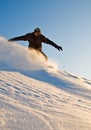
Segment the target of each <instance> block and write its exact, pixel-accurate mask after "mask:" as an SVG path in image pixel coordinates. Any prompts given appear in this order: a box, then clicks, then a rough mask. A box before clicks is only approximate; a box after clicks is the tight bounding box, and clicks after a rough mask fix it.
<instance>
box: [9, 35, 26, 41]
mask: <svg viewBox="0 0 91 130" xmlns="http://www.w3.org/2000/svg"><path fill="white" fill-rule="evenodd" d="M20 40H22V41H26V40H27V37H26V35H24V36H19V37H15V38H11V39H9V40H8V41H20Z"/></svg>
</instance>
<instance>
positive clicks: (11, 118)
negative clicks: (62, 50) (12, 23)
mask: <svg viewBox="0 0 91 130" xmlns="http://www.w3.org/2000/svg"><path fill="white" fill-rule="evenodd" d="M38 55H39V56H38ZM38 55H37V54H36V53H35V52H34V51H32V52H30V51H28V50H27V49H25V48H23V47H21V46H19V45H17V44H16V43H9V42H7V41H6V40H5V39H4V38H2V37H0V130H91V81H90V80H87V79H85V78H81V77H78V76H74V75H73V74H70V73H67V72H66V71H61V70H58V69H57V67H56V65H54V64H53V63H51V62H49V61H48V62H47V63H45V61H44V59H43V57H42V56H41V55H40V54H38ZM36 57H37V58H36ZM51 66H52V67H51Z"/></svg>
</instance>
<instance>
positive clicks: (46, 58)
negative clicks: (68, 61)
mask: <svg viewBox="0 0 91 130" xmlns="http://www.w3.org/2000/svg"><path fill="white" fill-rule="evenodd" d="M29 50H35V51H36V52H39V53H41V54H42V55H43V56H44V58H45V60H46V61H47V60H48V57H47V56H46V54H45V53H44V52H42V51H40V50H37V49H35V48H32V47H29Z"/></svg>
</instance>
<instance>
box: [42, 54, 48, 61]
mask: <svg viewBox="0 0 91 130" xmlns="http://www.w3.org/2000/svg"><path fill="white" fill-rule="evenodd" d="M41 54H42V55H43V56H44V57H45V60H46V61H47V60H48V57H47V56H46V54H45V53H44V52H41Z"/></svg>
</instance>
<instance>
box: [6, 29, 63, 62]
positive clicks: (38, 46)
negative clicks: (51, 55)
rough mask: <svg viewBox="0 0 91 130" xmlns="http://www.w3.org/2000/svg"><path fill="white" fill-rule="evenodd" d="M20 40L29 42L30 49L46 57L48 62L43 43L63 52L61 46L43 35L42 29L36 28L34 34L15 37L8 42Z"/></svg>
mask: <svg viewBox="0 0 91 130" xmlns="http://www.w3.org/2000/svg"><path fill="white" fill-rule="evenodd" d="M19 40H23V41H28V42H29V46H28V47H29V49H34V50H37V51H38V52H40V53H41V54H42V55H43V56H44V57H45V59H46V60H47V56H46V55H45V53H44V52H42V42H43V43H46V44H49V45H52V46H53V47H55V48H57V49H58V50H59V51H60V50H62V51H63V49H62V47H61V46H59V45H57V44H55V43H54V42H53V41H51V40H49V39H48V38H46V37H45V36H44V35H42V34H41V30H40V28H35V29H34V31H33V32H32V33H28V34H26V35H23V36H19V37H15V38H12V39H9V40H8V41H19Z"/></svg>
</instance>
